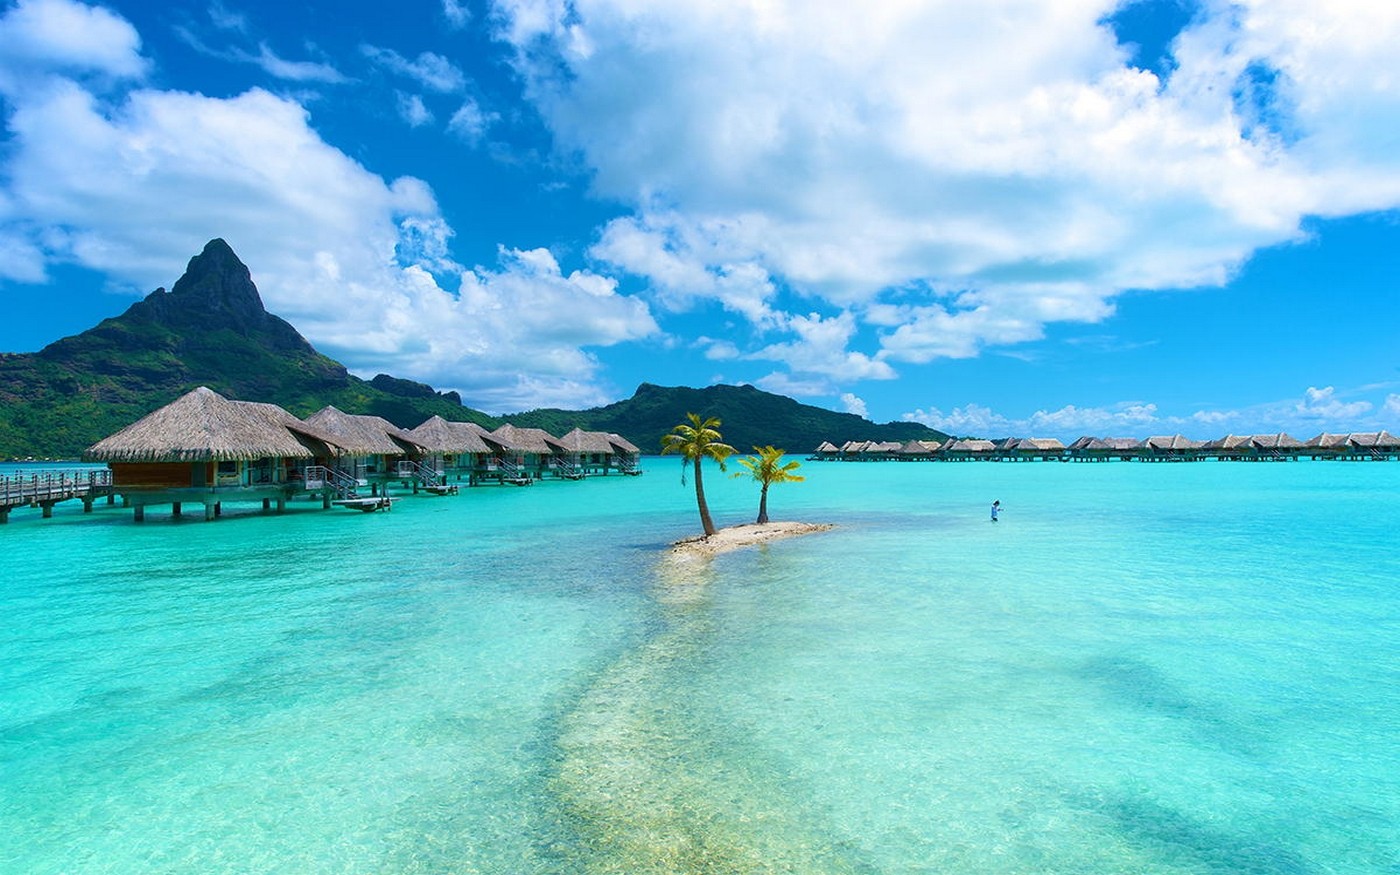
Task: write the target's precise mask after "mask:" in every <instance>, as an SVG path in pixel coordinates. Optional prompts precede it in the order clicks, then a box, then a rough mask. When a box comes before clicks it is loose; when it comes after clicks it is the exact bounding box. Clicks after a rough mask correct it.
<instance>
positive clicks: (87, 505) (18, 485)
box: [0, 468, 113, 523]
mask: <svg viewBox="0 0 1400 875" xmlns="http://www.w3.org/2000/svg"><path fill="white" fill-rule="evenodd" d="M103 497H105V498H107V500H108V501H109V502H110V501H112V500H113V495H112V472H111V471H108V470H106V469H103V470H93V469H90V468H89V469H81V470H76V471H45V472H44V473H42V474H12V475H9V476H5V477H0V523H7V522H9V521H10V511H12V510H14V509H15V508H17V507H37V508H40V509H41V510H42V511H43V514H44V517H45V518H46V519H47V518H48V517H51V516H53V506H54V505H55V504H58V503H59V502H60V501H70V500H72V499H75V498H76V499H78V500H80V501H82V503H83V513H91V512H92V503H93V501H95V500H96V499H98V498H103Z"/></svg>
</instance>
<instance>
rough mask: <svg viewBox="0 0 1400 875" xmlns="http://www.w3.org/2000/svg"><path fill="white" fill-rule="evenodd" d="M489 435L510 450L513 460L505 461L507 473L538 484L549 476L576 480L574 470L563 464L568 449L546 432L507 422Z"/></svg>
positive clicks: (504, 465)
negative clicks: (531, 479) (538, 481)
mask: <svg viewBox="0 0 1400 875" xmlns="http://www.w3.org/2000/svg"><path fill="white" fill-rule="evenodd" d="M490 434H491V436H492V437H493V438H496V439H497V440H498V441H499V442H500V443H502V444H505V445H507V446H508V447H509V450H508V452H509V453H510V455H511V456H512V458H509V459H503V460H502V462H503V467H504V468H505V469H507V470H511V471H512V472H513V473H518V474H520V475H522V476H525V477H531V478H533V479H535V480H542V479H544V476H545V474H546V473H552V474H554V475H556V476H560V477H563V476H573V471H572V468H571V467H570V466H568V465H566V464H564V462H565V460H566V459H567V457H568V449H567V448H566V447H564V446H563V445H562V444H560V443H559V439H558V438H556V437H554V436H553V435H551V434H550V433H549V432H547V431H545V430H544V429H542V428H521V427H519V426H516V425H512V424H511V423H509V422H507V423H506V424H505V425H503V426H501V427H500V428H498V429H496V430H495V431H493V432H491V433H490Z"/></svg>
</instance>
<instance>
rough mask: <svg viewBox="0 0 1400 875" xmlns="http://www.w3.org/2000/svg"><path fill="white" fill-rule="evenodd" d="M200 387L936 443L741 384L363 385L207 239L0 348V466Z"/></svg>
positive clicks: (731, 431) (435, 411)
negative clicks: (172, 279) (30, 349)
mask: <svg viewBox="0 0 1400 875" xmlns="http://www.w3.org/2000/svg"><path fill="white" fill-rule="evenodd" d="M198 386H207V387H209V388H210V389H213V390H214V391H216V392H219V393H221V394H223V395H225V396H227V397H229V398H232V399H240V400H246V401H265V402H271V403H274V404H277V405H279V406H281V407H284V408H286V409H287V410H288V411H290V412H291V413H293V414H295V415H297V416H307V415H310V414H311V413H313V412H314V411H317V410H320V409H322V408H324V407H326V406H328V405H332V406H335V407H337V408H339V409H341V410H344V411H346V412H350V413H360V414H369V415H373V416H380V417H383V418H384V419H387V420H388V421H389V422H391V423H393V424H395V425H398V426H400V427H404V428H411V427H413V426H415V425H417V424H418V423H421V422H422V421H424V420H425V419H428V418H430V417H432V416H441V417H442V418H443V419H445V420H449V421H455V422H475V423H477V424H478V425H482V426H484V427H486V428H488V429H494V428H497V427H499V426H500V425H502V424H504V423H505V422H506V421H507V420H509V421H510V422H512V423H514V424H515V425H517V426H521V427H528V428H542V429H545V430H546V431H549V432H550V433H552V434H564V433H566V432H568V431H569V430H571V429H573V428H582V429H584V430H588V431H603V432H613V433H616V434H620V435H622V436H623V437H625V438H627V439H628V440H629V441H631V442H632V443H634V444H636V445H637V446H639V447H641V448H642V449H643V450H644V451H645V452H656V451H658V450H659V448H660V446H659V444H660V440H661V436H662V435H663V434H665V433H666V431H667V430H669V429H670V427H671V426H672V425H674V424H675V423H676V422H677V421H680V420H681V419H683V418H684V416H685V413H686V412H688V411H703V412H704V413H705V414H706V415H707V416H717V417H719V418H721V419H722V420H724V423H725V435H726V437H727V438H728V439H729V440H730V441H731V442H732V443H733V444H734V445H735V446H736V447H739V448H741V449H744V450H747V449H748V448H749V447H751V446H757V445H761V444H772V445H775V446H780V447H785V448H787V449H789V450H790V451H792V452H803V453H806V452H810V451H811V450H812V449H814V448H815V447H817V446H818V445H819V444H821V443H822V442H823V441H832V440H835V441H850V440H857V439H859V440H878V441H898V442H901V443H907V442H909V441H917V440H926V441H941V440H945V439H947V437H948V435H946V434H944V433H942V432H939V431H936V430H934V429H930V428H928V427H926V426H923V425H921V424H918V423H911V422H891V423H884V424H877V423H873V422H871V421H869V420H867V419H864V418H862V417H859V416H856V415H854V414H850V413H837V412H835V411H831V410H825V409H823V408H820V407H813V406H811V405H807V404H800V403H798V402H797V401H795V400H793V399H792V398H787V397H785V396H782V395H775V394H772V393H770V392H764V391H762V390H760V389H757V388H755V387H753V386H728V385H716V386H710V387H708V388H702V389H696V388H689V387H684V386H681V387H663V386H656V385H652V384H650V383H643V384H642V385H640V386H639V387H638V388H637V390H636V392H635V394H634V395H633V396H632V397H631V398H629V399H626V400H624V401H619V402H617V403H614V404H609V405H606V406H603V407H596V408H591V409H588V410H576V411H570V410H558V409H540V410H530V411H524V412H521V413H512V414H509V415H507V416H500V417H497V416H491V415H489V414H487V413H484V412H482V411H480V410H475V409H473V408H470V407H466V406H463V404H462V401H461V398H460V397H459V396H458V395H457V393H455V392H439V391H437V390H435V389H434V388H433V387H431V386H428V385H425V384H423V383H418V382H415V381H412V380H406V379H402V378H398V377H393V376H390V375H387V374H380V375H378V376H376V377H375V378H374V379H372V380H362V379H360V378H358V377H356V376H354V375H353V374H350V373H349V371H348V370H347V369H346V368H345V366H344V365H342V364H341V363H339V362H337V361H335V360H334V359H332V358H330V357H328V356H325V355H322V354H321V353H319V352H317V351H316V349H315V348H314V347H312V345H311V344H310V343H308V342H307V340H306V339H305V338H304V337H302V336H301V334H300V333H299V332H298V331H297V330H296V329H295V328H294V327H292V325H291V324H289V323H288V322H286V321H285V320H283V319H281V318H279V317H277V316H274V315H273V314H271V313H268V312H267V310H266V309H265V308H264V306H263V302H262V297H261V296H260V295H259V294H258V290H257V287H256V286H255V285H254V284H253V280H252V275H251V273H250V272H249V270H248V268H247V266H246V265H244V264H243V262H242V261H240V260H239V258H238V256H237V255H236V254H235V253H234V251H233V249H232V248H230V247H229V245H228V244H227V243H226V242H224V241H223V240H221V239H214V240H211V241H209V243H208V244H207V245H206V246H205V247H204V250H203V251H202V252H201V253H200V254H198V255H196V256H195V257H194V258H192V259H190V262H189V265H188V266H187V268H186V270H185V273H184V275H183V276H181V277H180V279H179V280H178V281H176V283H175V285H174V286H173V288H172V289H171V290H170V291H166V290H165V289H163V288H162V289H156V290H155V291H154V292H152V293H151V294H150V295H148V296H146V298H145V299H144V300H142V301H138V302H136V303H135V304H132V305H131V307H130V308H128V309H127V311H126V312H125V313H123V314H122V315H120V316H116V317H113V318H111V319H104V320H103V321H102V322H101V323H99V324H98V325H97V326H95V327H93V328H91V329H88V330H87V331H84V332H82V333H80V334H77V335H73V336H71V337H65V338H62V339H61V340H57V341H55V342H53V343H51V344H49V345H48V346H46V347H44V348H43V349H42V350H40V351H39V352H36V353H0V459H14V458H76V457H77V456H78V455H79V454H80V453H81V452H82V451H83V450H84V449H86V448H87V447H88V446H90V445H92V444H94V443H96V442H97V441H98V440H100V439H102V438H103V437H106V436H107V435H110V434H112V433H114V432H116V431H118V430H119V429H121V428H123V427H125V426H126V425H129V424H130V423H132V422H134V421H136V420H137V419H140V418H141V417H142V416H145V415H146V414H147V413H150V412H151V411H153V410H155V409H157V408H159V407H162V406H164V405H166V404H168V403H170V402H171V401H173V400H174V399H176V398H179V397H180V396H182V395H184V394H185V393H187V392H189V391H191V390H192V389H194V388H196V387H198Z"/></svg>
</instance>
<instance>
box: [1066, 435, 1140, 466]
mask: <svg viewBox="0 0 1400 875" xmlns="http://www.w3.org/2000/svg"><path fill="white" fill-rule="evenodd" d="M1139 443H1140V442H1139V441H1138V440H1136V439H1134V438H1114V437H1107V438H1099V437H1089V436H1085V437H1081V438H1079V439H1078V440H1076V441H1075V442H1074V443H1072V444H1070V445H1069V446H1068V447H1066V448H1065V451H1066V454H1067V455H1068V456H1069V458H1070V459H1072V460H1073V461H1076V462H1109V461H1115V460H1116V461H1123V460H1127V459H1131V458H1133V457H1134V456H1136V455H1137V452H1138V445H1139Z"/></svg>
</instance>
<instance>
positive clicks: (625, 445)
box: [608, 431, 642, 456]
mask: <svg viewBox="0 0 1400 875" xmlns="http://www.w3.org/2000/svg"><path fill="white" fill-rule="evenodd" d="M608 443H610V444H612V445H613V449H614V450H616V451H617V452H618V453H621V454H623V455H628V456H640V455H641V454H642V448H641V447H639V446H637V445H636V444H634V443H632V442H631V441H629V440H628V439H627V438H625V437H623V436H622V435H620V434H617V433H615V432H611V431H610V432H608Z"/></svg>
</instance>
